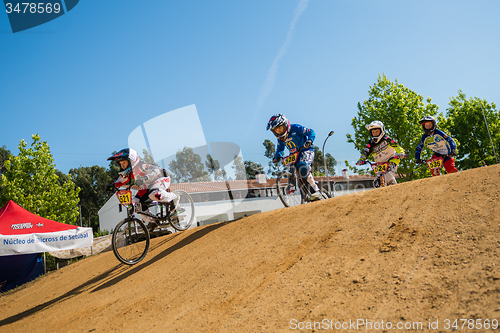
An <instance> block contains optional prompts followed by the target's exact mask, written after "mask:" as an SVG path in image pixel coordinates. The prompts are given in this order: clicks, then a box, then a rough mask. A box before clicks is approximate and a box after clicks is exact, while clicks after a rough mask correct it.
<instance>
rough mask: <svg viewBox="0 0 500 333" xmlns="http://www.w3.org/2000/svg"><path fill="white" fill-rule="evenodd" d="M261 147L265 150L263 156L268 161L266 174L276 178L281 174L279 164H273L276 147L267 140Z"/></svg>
mask: <svg viewBox="0 0 500 333" xmlns="http://www.w3.org/2000/svg"><path fill="white" fill-rule="evenodd" d="M263 145H264V147H265V148H266V151H265V152H264V156H265V157H267V158H268V159H269V163H268V166H269V169H268V170H267V174H268V175H272V176H275V177H276V176H278V175H279V174H280V173H281V171H283V167H282V164H281V163H273V158H274V154H276V145H275V144H274V143H273V142H272V141H271V140H268V139H265V140H264V143H263Z"/></svg>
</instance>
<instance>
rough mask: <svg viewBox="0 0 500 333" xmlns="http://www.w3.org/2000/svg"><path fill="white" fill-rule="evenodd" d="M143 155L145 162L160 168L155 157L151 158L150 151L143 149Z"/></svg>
mask: <svg viewBox="0 0 500 333" xmlns="http://www.w3.org/2000/svg"><path fill="white" fill-rule="evenodd" d="M142 154H143V155H144V162H146V163H148V164H152V165H156V166H158V167H159V165H158V164H156V163H155V161H154V159H153V156H151V155H150V154H149V151H147V150H146V149H143V150H142Z"/></svg>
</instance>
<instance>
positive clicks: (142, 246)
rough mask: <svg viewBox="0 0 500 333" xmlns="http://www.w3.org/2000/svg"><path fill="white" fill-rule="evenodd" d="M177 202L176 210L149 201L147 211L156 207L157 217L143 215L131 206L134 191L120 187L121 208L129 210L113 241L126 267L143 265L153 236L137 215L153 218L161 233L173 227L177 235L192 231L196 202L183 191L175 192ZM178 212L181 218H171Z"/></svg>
mask: <svg viewBox="0 0 500 333" xmlns="http://www.w3.org/2000/svg"><path fill="white" fill-rule="evenodd" d="M173 192H174V193H175V194H176V195H177V196H178V200H177V199H176V201H177V204H176V206H175V207H173V208H172V207H171V205H170V204H169V203H163V202H156V201H147V202H146V203H145V204H146V205H147V206H148V208H150V207H153V206H156V208H157V209H156V211H157V213H156V214H151V213H148V212H142V211H141V204H140V203H139V204H135V205H134V204H132V191H131V190H130V188H129V187H128V186H125V187H121V188H119V189H118V191H117V192H116V196H117V197H118V200H119V201H120V204H121V205H122V206H124V207H126V209H127V217H126V218H125V219H123V220H122V221H120V222H119V223H118V224H117V225H116V227H115V229H114V231H113V236H112V238H111V245H112V248H113V253H114V254H115V257H116V258H117V259H118V260H119V261H120V262H122V263H124V264H127V265H135V264H137V263H138V262H140V261H141V260H142V259H144V257H145V256H146V254H147V253H148V250H149V243H150V232H149V230H148V228H147V227H146V225H145V224H144V222H143V221H142V220H140V219H138V218H137V217H136V216H135V214H139V215H143V216H148V217H150V218H152V219H153V220H154V221H155V222H156V224H157V225H158V227H159V229H161V228H166V229H167V231H168V232H167V233H171V231H170V230H169V229H168V228H170V227H172V228H173V229H175V230H177V231H184V230H187V229H189V227H190V226H191V224H192V223H193V219H194V202H193V199H192V198H191V196H190V195H189V194H188V193H187V192H185V191H181V190H176V191H173ZM173 210H177V211H178V212H179V215H177V216H174V217H170V213H171V211H173Z"/></svg>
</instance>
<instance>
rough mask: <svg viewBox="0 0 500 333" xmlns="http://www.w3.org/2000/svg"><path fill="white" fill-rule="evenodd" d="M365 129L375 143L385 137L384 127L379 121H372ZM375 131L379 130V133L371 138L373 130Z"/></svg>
mask: <svg viewBox="0 0 500 333" xmlns="http://www.w3.org/2000/svg"><path fill="white" fill-rule="evenodd" d="M366 129H367V130H368V131H369V132H370V135H371V136H372V138H373V141H375V143H378V142H379V141H380V140H382V138H383V137H384V136H385V127H384V124H383V123H382V122H381V121H380V120H375V121H372V122H371V123H370V124H368V126H366ZM375 129H379V130H380V133H379V134H378V135H377V136H373V130H375Z"/></svg>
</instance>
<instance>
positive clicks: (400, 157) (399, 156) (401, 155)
mask: <svg viewBox="0 0 500 333" xmlns="http://www.w3.org/2000/svg"><path fill="white" fill-rule="evenodd" d="M405 157H406V155H405V154H399V155H398V156H397V158H399V159H403V158H405Z"/></svg>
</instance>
